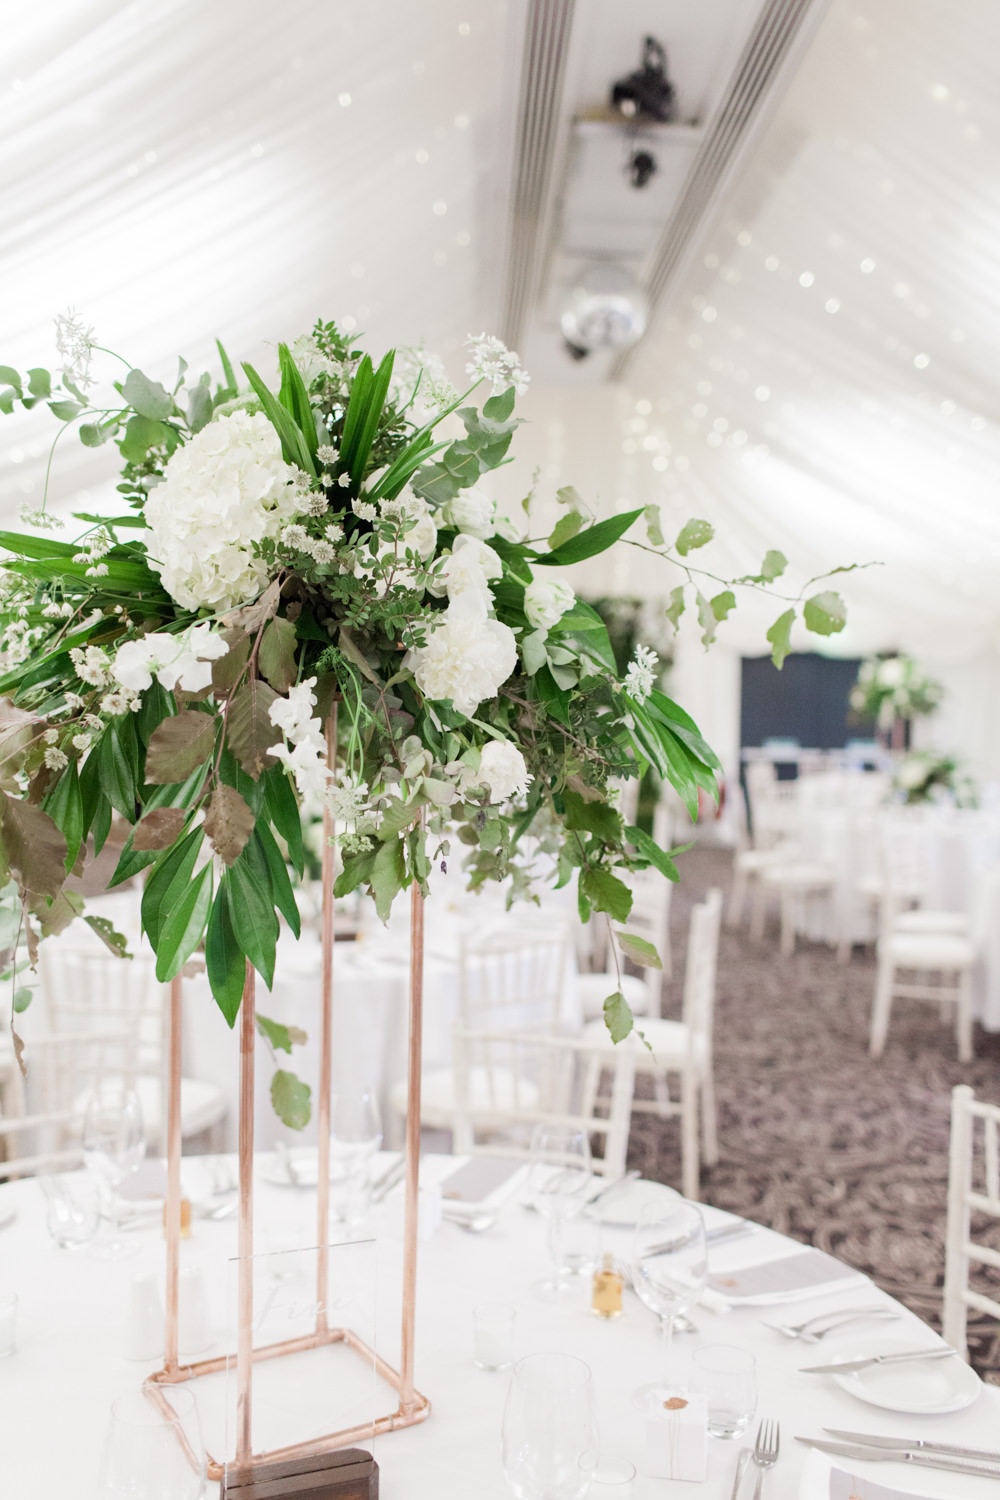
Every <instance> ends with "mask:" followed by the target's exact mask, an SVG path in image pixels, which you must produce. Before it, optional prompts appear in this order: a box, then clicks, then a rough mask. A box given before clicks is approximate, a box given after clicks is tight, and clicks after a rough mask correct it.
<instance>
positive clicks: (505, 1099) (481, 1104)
mask: <svg viewBox="0 0 1000 1500" xmlns="http://www.w3.org/2000/svg"><path fill="white" fill-rule="evenodd" d="M490 1080H491V1074H490V1072H489V1071H488V1070H487V1069H486V1068H484V1067H474V1068H472V1069H470V1071H469V1103H470V1104H471V1105H472V1107H473V1108H474V1109H475V1110H476V1111H477V1112H478V1111H480V1110H488V1109H491V1108H495V1109H496V1110H498V1111H500V1112H504V1113H510V1112H511V1111H514V1110H531V1109H537V1107H538V1089H537V1088H536V1087H535V1085H534V1084H533V1083H531V1082H529V1081H528V1080H527V1079H524V1078H522V1079H520V1080H519V1079H517V1078H515V1076H514V1074H513V1073H511V1072H509V1071H508V1070H507V1069H505V1068H494V1069H493V1071H492V1087H491V1082H490ZM390 1098H391V1100H392V1106H393V1109H394V1110H395V1111H396V1113H397V1114H400V1115H402V1114H405V1113H406V1079H405V1078H401V1079H400V1080H399V1082H398V1083H395V1084H393V1086H392V1089H391V1090H390ZM420 1118H421V1120H422V1122H423V1123H424V1124H425V1125H430V1126H433V1127H436V1128H440V1129H442V1130H443V1129H446V1128H447V1127H448V1126H450V1125H451V1123H452V1121H453V1120H454V1118H455V1079H454V1075H453V1074H452V1071H451V1069H450V1068H431V1069H429V1070H428V1071H427V1072H426V1073H424V1075H423V1077H422V1078H421V1080H420Z"/></svg>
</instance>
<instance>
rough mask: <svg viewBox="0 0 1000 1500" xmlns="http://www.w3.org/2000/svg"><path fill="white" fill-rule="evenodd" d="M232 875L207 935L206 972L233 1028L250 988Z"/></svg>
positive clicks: (223, 885) (225, 881) (220, 892)
mask: <svg viewBox="0 0 1000 1500" xmlns="http://www.w3.org/2000/svg"><path fill="white" fill-rule="evenodd" d="M228 881H229V873H228V871H227V872H226V873H224V874H223V876H222V879H221V880H220V882H219V889H218V891H217V892H216V895H215V902H214V904H213V906H212V911H211V914H210V916H209V919H208V930H207V932H206V933H205V968H206V970H207V972H208V982H209V985H210V986H211V989H212V994H213V996H214V997H215V1003H216V1005H218V1007H219V1009H220V1010H221V1011H222V1014H223V1015H224V1016H225V1018H226V1021H227V1023H228V1024H229V1025H230V1026H234V1025H235V1024H236V1017H237V1016H238V1014H239V1009H240V1001H241V1000H242V998H243V989H244V986H245V984H246V976H247V961H246V955H245V954H244V952H243V949H242V948H241V947H240V945H239V943H238V942H237V939H236V934H235V932H234V931H233V923H232V918H231V917H230V914H229V886H228Z"/></svg>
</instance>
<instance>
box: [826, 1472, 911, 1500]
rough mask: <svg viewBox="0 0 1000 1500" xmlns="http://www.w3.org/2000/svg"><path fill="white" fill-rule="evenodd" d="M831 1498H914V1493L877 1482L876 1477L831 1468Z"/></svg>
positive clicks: (856, 1499)
mask: <svg viewBox="0 0 1000 1500" xmlns="http://www.w3.org/2000/svg"><path fill="white" fill-rule="evenodd" d="M830 1500H913V1495H912V1494H911V1493H910V1492H909V1491H908V1490H897V1489H895V1488H894V1486H892V1485H889V1484H877V1483H876V1482H875V1480H874V1479H859V1478H858V1477H857V1475H856V1474H847V1473H845V1472H844V1470H843V1469H831V1470H830Z"/></svg>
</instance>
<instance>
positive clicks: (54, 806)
mask: <svg viewBox="0 0 1000 1500" xmlns="http://www.w3.org/2000/svg"><path fill="white" fill-rule="evenodd" d="M42 806H43V807H44V808H45V811H46V812H47V813H48V815H49V817H50V818H51V819H52V821H53V822H54V823H55V824H56V826H57V827H58V828H61V829H62V831H63V834H64V836H65V838H66V869H67V870H72V868H73V866H74V865H75V864H76V856H77V855H78V854H79V852H80V845H81V843H82V842H83V797H82V796H81V794H80V778H79V776H78V774H77V769H76V766H75V765H74V764H73V763H72V762H70V764H69V765H68V766H67V767H66V769H65V770H64V771H63V773H62V775H61V776H60V778H59V780H58V781H57V782H56V784H55V786H54V787H53V788H52V790H51V791H50V792H49V794H48V796H47V797H46V798H45V801H44V803H43V804H42Z"/></svg>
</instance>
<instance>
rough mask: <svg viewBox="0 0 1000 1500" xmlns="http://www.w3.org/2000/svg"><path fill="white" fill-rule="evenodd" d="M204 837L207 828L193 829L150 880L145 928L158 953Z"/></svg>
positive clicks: (145, 898)
mask: <svg viewBox="0 0 1000 1500" xmlns="http://www.w3.org/2000/svg"><path fill="white" fill-rule="evenodd" d="M204 837H205V830H204V828H192V830H191V832H190V833H188V834H186V835H185V836H184V838H182V839H181V840H180V842H179V843H177V844H175V845H174V847H173V848H172V849H170V850H168V851H167V853H166V854H165V855H164V856H163V857H162V859H160V860H159V861H158V862H157V865H156V868H155V869H154V870H153V873H152V874H151V875H150V877H149V879H148V880H147V881H146V888H145V890H144V891H143V893H142V905H141V908H140V910H141V915H142V930H143V932H145V933H146V935H147V937H148V938H149V941H150V943H151V944H152V947H153V950H154V952H158V951H159V944H160V933H161V930H162V927H163V924H164V922H165V921H166V918H167V917H168V916H169V914H170V911H171V910H172V908H173V906H174V905H175V904H176V902H177V901H178V900H179V899H180V896H181V894H182V893H183V892H184V891H185V890H186V889H187V886H188V881H189V880H190V879H191V872H192V870H193V869H194V867H195V862H196V860H197V858H198V853H199V850H200V849H201V845H202V840H203V839H204Z"/></svg>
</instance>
